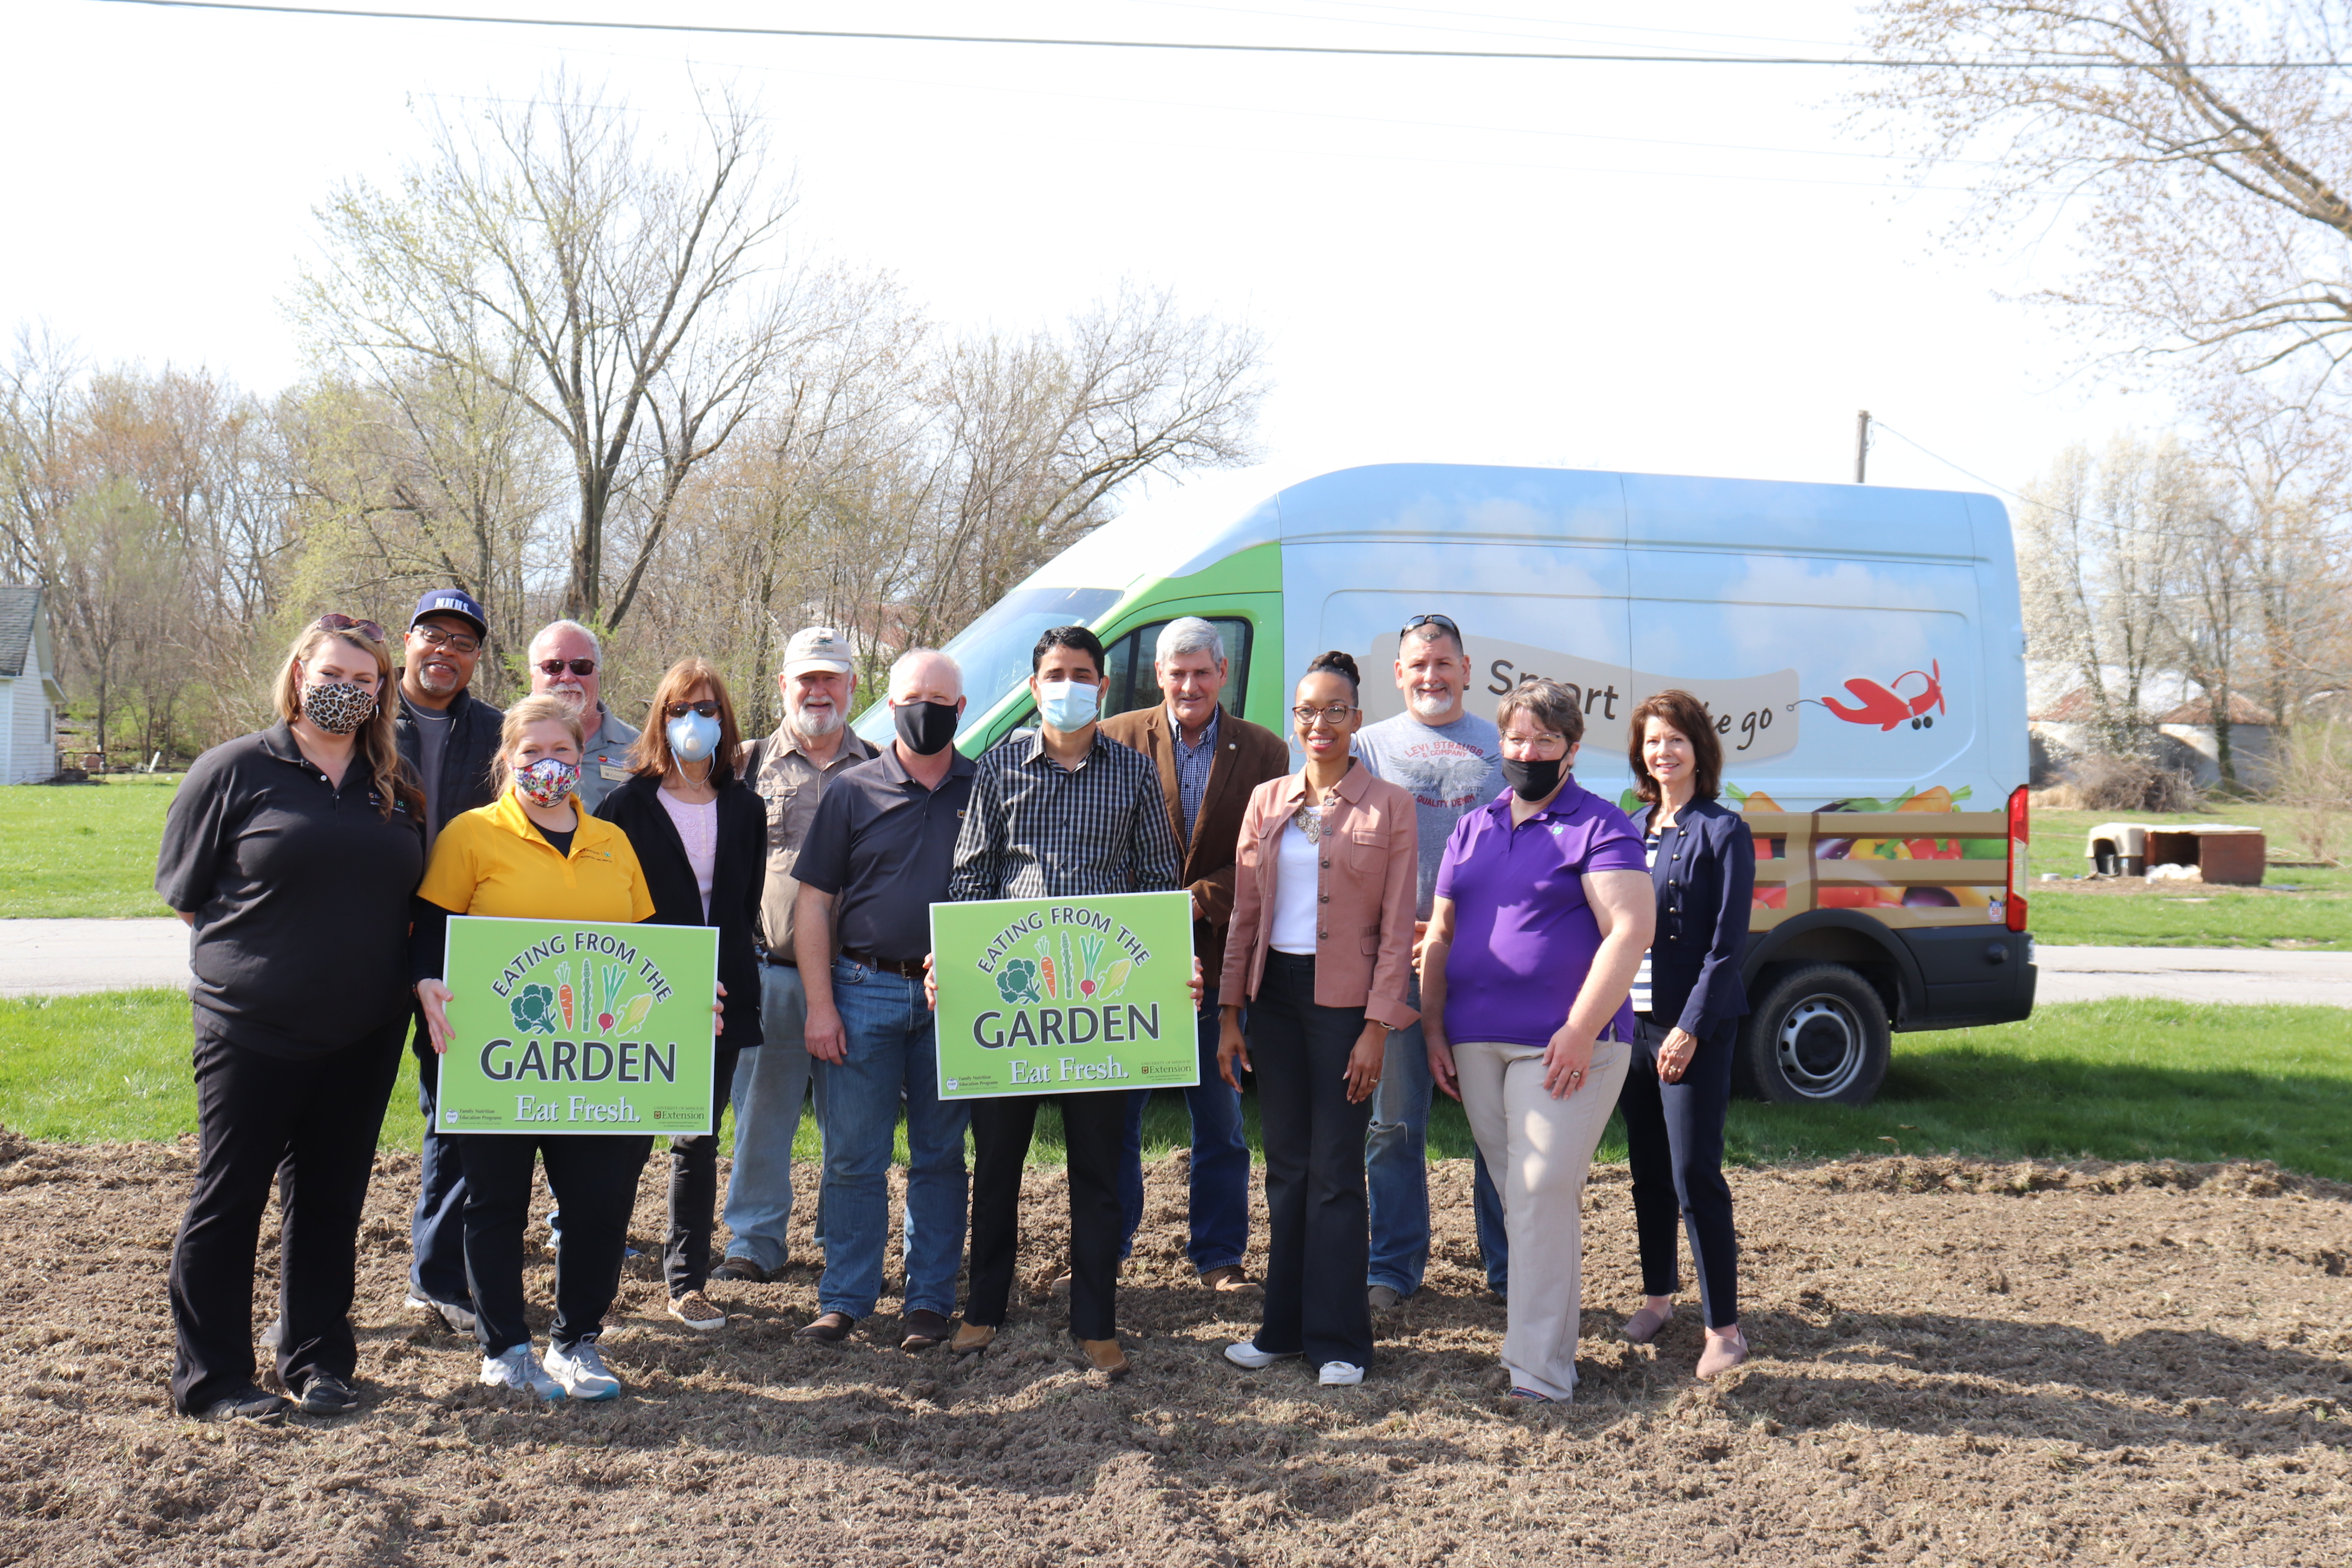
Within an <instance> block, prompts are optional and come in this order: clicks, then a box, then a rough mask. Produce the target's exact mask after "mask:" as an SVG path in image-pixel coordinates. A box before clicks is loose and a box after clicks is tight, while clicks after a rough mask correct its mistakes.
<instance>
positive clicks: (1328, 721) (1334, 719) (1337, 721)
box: [1290, 702, 1355, 730]
mask: <svg viewBox="0 0 2352 1568" xmlns="http://www.w3.org/2000/svg"><path fill="white" fill-rule="evenodd" d="M1354 711H1355V709H1354V708H1352V707H1350V706H1349V705H1348V704H1347V703H1345V702H1339V703H1334V704H1333V705H1332V706H1330V707H1328V708H1293V709H1292V710H1290V716H1291V717H1292V718H1294V719H1296V720H1297V721H1298V727H1299V728H1300V729H1302V730H1312V729H1314V728H1315V727H1316V726H1318V725H1321V726H1323V727H1324V728H1326V729H1331V730H1336V729H1338V728H1339V726H1340V725H1342V724H1345V723H1346V722H1347V721H1348V715H1349V714H1350V713H1353V712H1354Z"/></svg>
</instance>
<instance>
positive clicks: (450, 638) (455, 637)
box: [408, 626, 482, 654]
mask: <svg viewBox="0 0 2352 1568" xmlns="http://www.w3.org/2000/svg"><path fill="white" fill-rule="evenodd" d="M408 635H409V636H411V637H415V638H416V639H417V640H418V641H419V642H422V643H423V644H424V645H425V647H446V648H447V649H448V650H449V651H450V652H451V653H456V654H467V653H479V652H481V651H482V644H481V639H480V638H478V637H467V635H466V634H465V633H463V632H445V631H443V630H442V629H441V628H440V627H439V626H411V627H409V628H408Z"/></svg>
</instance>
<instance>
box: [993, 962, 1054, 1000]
mask: <svg viewBox="0 0 2352 1568" xmlns="http://www.w3.org/2000/svg"><path fill="white" fill-rule="evenodd" d="M996 992H997V994H998V995H1000V996H1002V997H1003V998H1004V1000H1005V1003H1006V1005H1008V1006H1013V1007H1018V1006H1020V1005H1022V1004H1023V1003H1024V1002H1032V1003H1034V1002H1042V1001H1044V1000H1045V994H1044V993H1043V992H1041V991H1040V990H1039V989H1038V986H1037V965H1036V964H1035V963H1034V962H1033V961H1032V960H1029V959H1026V958H1008V959H1006V960H1005V961H1004V967H1003V969H1000V970H998V971H997V972H996Z"/></svg>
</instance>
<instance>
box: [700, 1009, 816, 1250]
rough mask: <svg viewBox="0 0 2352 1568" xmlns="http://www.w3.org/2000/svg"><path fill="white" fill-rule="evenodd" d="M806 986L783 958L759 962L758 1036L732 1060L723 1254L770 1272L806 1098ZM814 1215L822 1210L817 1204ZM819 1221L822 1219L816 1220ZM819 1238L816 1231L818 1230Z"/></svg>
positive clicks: (789, 1197) (787, 1206)
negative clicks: (731, 1148) (730, 1166)
mask: <svg viewBox="0 0 2352 1568" xmlns="http://www.w3.org/2000/svg"><path fill="white" fill-rule="evenodd" d="M807 1029H808V992H807V991H806V989H804V988H803V986H802V984H801V972H800V971H799V970H797V969H794V968H793V967H791V966H790V965H789V964H775V963H763V964H761V966H760V1037H761V1042H762V1043H761V1045H759V1046H758V1047H754V1048H753V1049H751V1050H748V1051H745V1052H744V1053H743V1054H742V1056H741V1057H740V1058H739V1059H738V1061H737V1063H736V1066H735V1083H734V1086H733V1098H734V1101H735V1168H734V1170H733V1172H732V1173H730V1175H729V1176H728V1178H727V1209H726V1213H725V1215H724V1216H723V1217H724V1218H725V1219H726V1221H727V1228H728V1230H730V1232H732V1233H733V1234H732V1236H731V1237H730V1239H729V1240H728V1243H727V1256H728V1257H730V1258H750V1259H751V1261H752V1262H754V1263H756V1264H758V1265H759V1266H760V1267H761V1268H764V1269H766V1270H768V1271H769V1272H770V1273H773V1272H775V1271H776V1270H777V1269H779V1268H782V1267H783V1266H784V1264H785V1263H786V1262H787V1261H788V1260H789V1259H790V1258H791V1257H792V1247H791V1246H790V1244H789V1243H788V1241H787V1240H786V1237H785V1227H786V1226H788V1225H789V1224H790V1223H791V1221H792V1217H793V1134H794V1133H796V1132H798V1131H800V1130H801V1104H802V1102H803V1101H804V1100H807V1099H808V1084H809V1054H808V1047H807V1044H806V1032H807ZM817 1213H818V1215H819V1216H820V1218H821V1217H822V1216H823V1215H824V1208H823V1206H822V1205H819V1207H818V1210H817ZM820 1228H822V1226H820ZM819 1239H820V1240H822V1239H823V1238H822V1237H820V1238H819Z"/></svg>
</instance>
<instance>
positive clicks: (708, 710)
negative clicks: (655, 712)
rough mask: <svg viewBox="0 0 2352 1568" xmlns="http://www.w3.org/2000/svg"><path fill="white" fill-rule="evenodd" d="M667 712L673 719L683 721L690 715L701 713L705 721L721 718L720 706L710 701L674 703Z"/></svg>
mask: <svg viewBox="0 0 2352 1568" xmlns="http://www.w3.org/2000/svg"><path fill="white" fill-rule="evenodd" d="M666 711H667V713H668V714H669V716H670V717H671V718H673V719H683V718H685V717H686V716H687V715H688V714H689V713H699V714H701V715H702V716H703V717H704V718H705V719H716V718H718V717H719V704H718V703H716V702H710V701H703V702H673V703H671V704H670V705H669V707H668V708H667V710H666Z"/></svg>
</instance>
